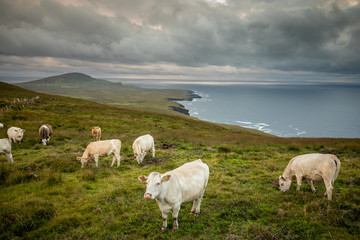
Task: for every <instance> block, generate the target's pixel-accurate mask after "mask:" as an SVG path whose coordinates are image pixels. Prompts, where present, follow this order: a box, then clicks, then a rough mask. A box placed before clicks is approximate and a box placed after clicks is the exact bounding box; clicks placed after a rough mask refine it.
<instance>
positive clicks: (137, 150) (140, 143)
mask: <svg viewBox="0 0 360 240" xmlns="http://www.w3.org/2000/svg"><path fill="white" fill-rule="evenodd" d="M132 149H133V151H134V155H135V158H136V161H137V162H138V164H141V163H142V161H143V160H144V157H145V155H146V152H148V151H149V150H150V149H151V152H152V156H153V157H155V144H154V138H153V137H152V136H151V135H149V134H147V135H143V136H140V137H138V138H137V139H136V140H135V141H134V143H133V145H132Z"/></svg>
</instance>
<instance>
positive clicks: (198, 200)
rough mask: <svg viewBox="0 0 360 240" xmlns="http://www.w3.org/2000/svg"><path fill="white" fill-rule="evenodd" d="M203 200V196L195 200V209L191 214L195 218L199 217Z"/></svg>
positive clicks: (193, 208)
mask: <svg viewBox="0 0 360 240" xmlns="http://www.w3.org/2000/svg"><path fill="white" fill-rule="evenodd" d="M202 198H203V194H201V196H200V197H199V198H197V199H195V200H194V203H193V207H192V209H191V211H190V214H192V213H193V214H194V215H195V216H198V215H199V214H200V205H201V201H202Z"/></svg>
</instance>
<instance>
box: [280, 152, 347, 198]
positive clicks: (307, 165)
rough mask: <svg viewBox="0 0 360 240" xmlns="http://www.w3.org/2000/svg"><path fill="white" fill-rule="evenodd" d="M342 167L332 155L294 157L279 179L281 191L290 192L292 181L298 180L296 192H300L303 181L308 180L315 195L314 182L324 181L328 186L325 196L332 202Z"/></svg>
mask: <svg viewBox="0 0 360 240" xmlns="http://www.w3.org/2000/svg"><path fill="white" fill-rule="evenodd" d="M340 166H341V163H340V161H339V159H338V158H337V157H336V156H335V155H332V154H320V153H312V154H305V155H300V156H297V157H294V158H293V159H291V160H290V162H289V164H288V165H287V167H286V168H285V171H284V173H283V175H282V176H280V177H279V186H280V190H281V191H283V192H285V191H287V190H289V188H290V185H291V181H292V180H293V179H294V178H296V181H297V188H296V190H298V191H299V190H300V186H301V182H302V180H303V179H306V180H307V182H308V183H309V185H310V187H311V190H312V191H313V192H314V193H315V188H314V186H313V181H321V180H323V181H324V183H325V186H326V192H325V193H324V196H326V195H327V198H328V199H329V200H331V199H332V190H333V186H334V181H335V179H336V178H337V176H338V175H339V172H340Z"/></svg>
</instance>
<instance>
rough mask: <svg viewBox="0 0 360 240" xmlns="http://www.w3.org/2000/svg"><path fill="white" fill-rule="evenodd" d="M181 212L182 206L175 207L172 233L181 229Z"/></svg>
mask: <svg viewBox="0 0 360 240" xmlns="http://www.w3.org/2000/svg"><path fill="white" fill-rule="evenodd" d="M179 211H180V204H178V205H175V206H174V207H173V213H172V217H173V220H174V222H173V228H172V231H173V232H174V231H176V230H177V229H178V228H179V222H178V216H179Z"/></svg>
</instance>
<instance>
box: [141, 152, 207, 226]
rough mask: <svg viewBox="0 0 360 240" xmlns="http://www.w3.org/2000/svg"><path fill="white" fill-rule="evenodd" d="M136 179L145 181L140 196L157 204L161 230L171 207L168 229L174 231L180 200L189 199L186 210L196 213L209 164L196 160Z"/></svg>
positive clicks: (165, 223) (165, 224) (186, 200)
mask: <svg viewBox="0 0 360 240" xmlns="http://www.w3.org/2000/svg"><path fill="white" fill-rule="evenodd" d="M138 179H139V180H140V181H141V182H144V183H146V192H145V194H144V198H146V199H155V200H156V202H157V204H158V205H159V208H160V211H161V213H162V218H163V225H162V228H161V231H163V232H164V231H165V230H166V228H167V217H168V214H169V212H170V211H171V210H172V211H173V212H172V217H173V219H174V222H173V229H172V230H173V231H175V230H177V229H178V227H179V223H178V215H179V210H180V205H181V203H183V202H191V201H193V206H192V209H191V211H190V213H194V214H195V215H198V214H199V213H200V204H201V200H202V197H203V195H204V192H205V188H206V186H207V183H208V180H209V167H208V165H206V164H205V163H203V162H202V161H201V159H198V160H196V161H193V162H189V163H185V164H184V165H182V166H181V167H179V168H176V169H174V170H172V171H169V172H167V173H164V174H160V173H158V172H152V173H150V174H149V176H148V177H146V176H140V177H139V178H138Z"/></svg>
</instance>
